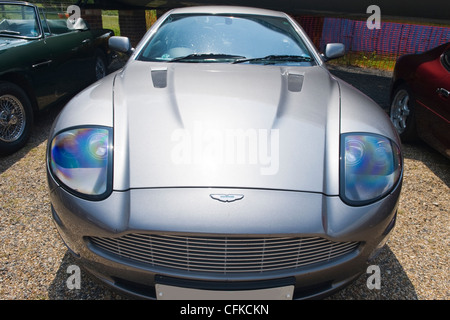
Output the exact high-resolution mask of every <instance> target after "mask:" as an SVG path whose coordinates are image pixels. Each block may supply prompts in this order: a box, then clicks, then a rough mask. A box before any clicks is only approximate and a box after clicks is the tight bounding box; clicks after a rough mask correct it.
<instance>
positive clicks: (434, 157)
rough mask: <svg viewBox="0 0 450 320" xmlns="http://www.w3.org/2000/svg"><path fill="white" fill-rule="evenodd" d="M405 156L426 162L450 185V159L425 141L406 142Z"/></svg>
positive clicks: (404, 147) (403, 146)
mask: <svg viewBox="0 0 450 320" xmlns="http://www.w3.org/2000/svg"><path fill="white" fill-rule="evenodd" d="M402 150H403V156H404V157H405V158H406V159H412V160H417V161H420V162H422V163H423V164H425V165H426V166H427V167H428V169H430V170H431V171H432V172H433V173H434V174H435V175H436V176H437V177H438V178H439V179H441V180H442V181H443V182H444V183H445V185H446V186H447V187H450V160H449V159H447V158H446V157H445V156H443V155H442V154H440V153H439V152H438V151H436V150H435V149H433V148H431V147H430V146H429V145H427V144H426V143H425V142H422V141H417V142H415V143H408V144H406V143H404V144H403V145H402Z"/></svg>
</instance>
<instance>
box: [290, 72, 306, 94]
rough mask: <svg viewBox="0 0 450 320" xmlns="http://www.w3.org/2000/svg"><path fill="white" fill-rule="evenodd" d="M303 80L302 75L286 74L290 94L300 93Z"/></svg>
mask: <svg viewBox="0 0 450 320" xmlns="http://www.w3.org/2000/svg"><path fill="white" fill-rule="evenodd" d="M303 78H304V76H303V75H302V74H292V73H290V74H288V90H289V91H291V92H300V91H302V86H303Z"/></svg>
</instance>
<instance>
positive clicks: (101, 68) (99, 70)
mask: <svg viewBox="0 0 450 320" xmlns="http://www.w3.org/2000/svg"><path fill="white" fill-rule="evenodd" d="M107 68H108V67H107V63H106V56H105V54H104V53H103V52H102V51H100V50H98V51H97V54H96V55H95V66H94V76H95V80H96V81H98V80H100V79H102V78H104V77H105V76H106V74H107Z"/></svg>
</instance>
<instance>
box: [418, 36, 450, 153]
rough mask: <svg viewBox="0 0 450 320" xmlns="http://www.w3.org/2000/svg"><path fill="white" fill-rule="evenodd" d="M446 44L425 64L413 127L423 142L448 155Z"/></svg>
mask: <svg viewBox="0 0 450 320" xmlns="http://www.w3.org/2000/svg"><path fill="white" fill-rule="evenodd" d="M449 62H450V45H449V46H447V47H446V48H445V50H444V52H443V53H442V54H441V55H439V56H438V57H436V58H435V59H434V60H433V61H430V62H427V63H425V65H426V69H423V72H422V74H421V77H422V79H423V81H421V86H422V88H421V90H420V94H419V95H418V97H417V103H418V104H419V108H417V124H418V128H419V134H420V136H421V138H422V139H423V140H425V141H426V142H427V143H429V144H430V145H432V146H433V147H434V148H436V149H437V150H439V151H441V152H443V153H447V154H448V155H449V156H450V64H449Z"/></svg>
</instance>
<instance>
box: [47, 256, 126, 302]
mask: <svg viewBox="0 0 450 320" xmlns="http://www.w3.org/2000/svg"><path fill="white" fill-rule="evenodd" d="M70 266H78V267H80V273H81V281H80V289H76V288H74V289H69V286H68V285H67V281H69V283H70V280H71V279H72V278H70V277H71V275H72V274H73V273H72V272H71V271H70V269H68V268H69V267H70ZM72 283H73V282H72ZM48 298H49V299H50V300H119V299H127V297H126V296H121V295H119V294H117V293H116V292H114V291H112V290H111V289H109V288H108V287H107V286H106V285H104V284H102V283H100V282H99V281H98V280H96V279H94V278H93V277H92V276H91V275H90V274H89V273H88V272H86V271H85V270H84V269H83V268H82V267H81V266H80V265H79V264H78V261H77V260H76V258H74V257H73V256H72V254H71V253H70V252H69V251H66V254H65V255H64V257H63V259H62V260H61V264H60V266H59V268H58V271H57V272H56V274H55V278H54V279H53V281H52V283H51V284H50V286H49V288H48Z"/></svg>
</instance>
